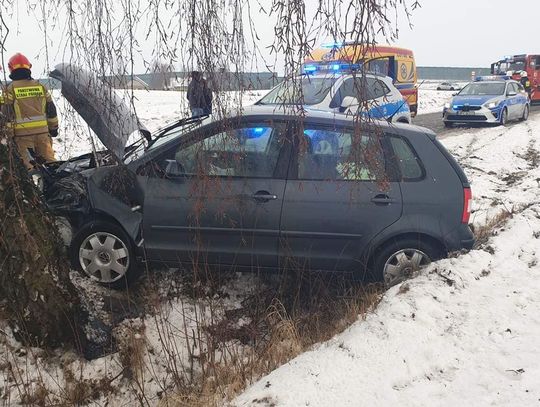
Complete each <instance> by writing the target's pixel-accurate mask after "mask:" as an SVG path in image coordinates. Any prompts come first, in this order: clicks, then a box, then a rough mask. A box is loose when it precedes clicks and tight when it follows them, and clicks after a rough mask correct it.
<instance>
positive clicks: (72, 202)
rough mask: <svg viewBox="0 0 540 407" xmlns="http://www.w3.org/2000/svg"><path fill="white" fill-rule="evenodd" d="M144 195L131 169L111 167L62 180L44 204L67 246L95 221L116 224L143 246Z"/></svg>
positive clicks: (53, 187) (48, 192)
mask: <svg viewBox="0 0 540 407" xmlns="http://www.w3.org/2000/svg"><path fill="white" fill-rule="evenodd" d="M142 196H143V195H142V192H141V190H140V188H139V185H138V183H137V179H136V176H135V175H134V174H133V173H132V172H131V171H130V170H128V169H127V168H126V167H125V166H110V167H101V168H96V169H92V170H87V171H83V172H80V173H76V174H73V175H70V176H68V177H64V178H61V179H59V180H58V181H57V182H56V183H55V184H54V185H53V186H52V187H51V188H50V189H49V190H48V191H47V193H46V195H45V202H46V204H47V206H48V208H49V209H50V210H51V212H52V213H53V214H54V215H55V216H56V218H57V224H58V225H59V229H60V232H61V234H62V237H63V238H64V241H65V243H66V245H67V246H69V245H70V244H71V240H72V238H73V237H74V236H76V234H77V232H78V231H79V230H80V229H81V228H82V227H83V226H84V225H86V224H88V223H90V222H92V221H96V220H109V221H113V222H114V223H116V224H118V225H119V226H120V227H122V228H123V229H124V231H125V232H126V233H127V234H128V235H129V237H130V238H131V239H132V240H133V242H134V243H135V244H136V245H140V244H141V243H142V237H141V225H142V204H143V198H142Z"/></svg>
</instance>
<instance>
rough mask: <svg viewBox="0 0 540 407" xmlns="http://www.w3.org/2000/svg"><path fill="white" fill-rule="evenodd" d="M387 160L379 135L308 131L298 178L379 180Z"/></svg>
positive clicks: (325, 130) (300, 158)
mask: <svg viewBox="0 0 540 407" xmlns="http://www.w3.org/2000/svg"><path fill="white" fill-rule="evenodd" d="M384 177H385V161H384V154H383V151H382V147H381V144H380V142H379V140H378V138H377V136H376V135H372V134H362V135H355V133H354V131H352V130H350V131H337V130H330V129H317V128H306V129H305V130H304V132H303V140H302V142H301V143H300V149H299V152H298V179H301V180H343V181H377V180H383V179H384Z"/></svg>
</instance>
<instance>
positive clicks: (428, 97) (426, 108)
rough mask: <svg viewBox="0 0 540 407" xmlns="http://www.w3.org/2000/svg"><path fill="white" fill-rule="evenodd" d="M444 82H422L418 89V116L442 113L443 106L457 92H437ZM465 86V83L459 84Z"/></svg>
mask: <svg viewBox="0 0 540 407" xmlns="http://www.w3.org/2000/svg"><path fill="white" fill-rule="evenodd" d="M441 82H444V81H424V82H420V86H419V88H418V114H426V113H442V109H443V106H444V104H445V103H446V102H448V101H449V100H450V99H451V98H452V95H453V94H454V93H456V92H455V91H449V90H437V86H438V85H439V84H440V83H441ZM458 85H461V86H465V85H466V83H465V82H458Z"/></svg>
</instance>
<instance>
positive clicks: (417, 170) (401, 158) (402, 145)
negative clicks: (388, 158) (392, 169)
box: [389, 136, 424, 181]
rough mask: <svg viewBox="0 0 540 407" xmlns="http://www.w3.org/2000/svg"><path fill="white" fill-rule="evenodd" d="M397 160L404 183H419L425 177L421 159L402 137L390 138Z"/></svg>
mask: <svg viewBox="0 0 540 407" xmlns="http://www.w3.org/2000/svg"><path fill="white" fill-rule="evenodd" d="M389 140H390V143H391V144H392V149H393V150H394V154H395V158H396V161H397V164H398V166H399V170H400V172H401V179H402V181H418V180H420V179H422V178H423V177H424V169H423V166H422V163H421V162H420V159H419V158H418V156H417V155H416V153H415V152H414V150H413V149H412V147H411V146H410V145H409V143H407V141H405V140H404V139H402V138H401V137H395V136H391V137H389Z"/></svg>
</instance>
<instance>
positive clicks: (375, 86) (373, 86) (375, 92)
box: [368, 78, 390, 99]
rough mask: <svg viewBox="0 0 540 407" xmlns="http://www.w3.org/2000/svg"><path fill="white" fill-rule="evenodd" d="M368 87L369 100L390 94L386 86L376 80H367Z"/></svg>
mask: <svg viewBox="0 0 540 407" xmlns="http://www.w3.org/2000/svg"><path fill="white" fill-rule="evenodd" d="M368 85H369V96H370V99H377V98H380V97H383V96H385V95H388V94H389V93H390V89H388V86H386V84H385V83H384V82H383V81H380V80H378V79H377V80H374V79H371V78H369V79H368Z"/></svg>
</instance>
